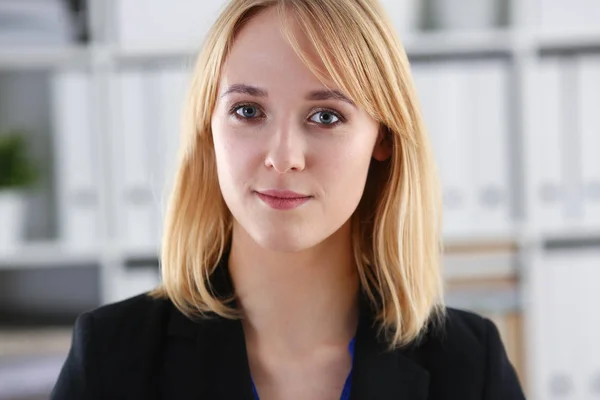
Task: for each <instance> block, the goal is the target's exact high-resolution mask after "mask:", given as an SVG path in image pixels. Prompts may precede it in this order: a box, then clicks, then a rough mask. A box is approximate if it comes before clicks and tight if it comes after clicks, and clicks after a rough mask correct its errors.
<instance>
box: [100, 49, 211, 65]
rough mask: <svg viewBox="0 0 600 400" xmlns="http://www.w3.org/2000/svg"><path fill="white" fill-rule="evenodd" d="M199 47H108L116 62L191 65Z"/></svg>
mask: <svg viewBox="0 0 600 400" xmlns="http://www.w3.org/2000/svg"><path fill="white" fill-rule="evenodd" d="M199 51H200V48H199V47H198V48H192V47H185V46H177V45H174V46H168V47H167V46H165V47H162V46H156V47H150V46H149V47H139V48H120V47H118V46H115V47H111V48H109V50H108V52H109V53H110V54H111V55H112V57H113V60H114V61H115V62H116V63H117V64H139V63H155V62H161V63H162V62H176V63H184V64H189V65H192V64H193V62H194V60H195V58H196V55H197V54H198V52H199Z"/></svg>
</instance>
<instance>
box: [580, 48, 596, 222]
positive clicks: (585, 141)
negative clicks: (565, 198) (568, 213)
mask: <svg viewBox="0 0 600 400" xmlns="http://www.w3.org/2000/svg"><path fill="white" fill-rule="evenodd" d="M577 71H578V74H577V76H578V85H577V86H578V87H577V91H578V102H577V103H578V105H579V107H578V109H579V118H578V120H577V121H578V122H577V125H578V126H579V133H580V146H581V147H580V149H581V161H580V163H581V178H582V184H583V187H582V196H583V215H584V223H585V225H586V226H588V227H591V228H595V229H599V228H600V56H597V55H595V56H582V57H581V58H580V59H579V60H578V69H577Z"/></svg>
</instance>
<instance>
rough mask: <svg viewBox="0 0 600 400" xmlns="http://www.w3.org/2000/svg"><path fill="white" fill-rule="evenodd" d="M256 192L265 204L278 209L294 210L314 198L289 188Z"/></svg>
mask: <svg viewBox="0 0 600 400" xmlns="http://www.w3.org/2000/svg"><path fill="white" fill-rule="evenodd" d="M256 194H257V195H258V197H259V198H260V199H261V200H262V201H263V202H264V203H265V204H267V205H268V206H269V207H271V208H274V209H276V210H292V209H294V208H297V207H300V206H301V205H302V204H304V203H306V202H307V201H309V200H310V199H311V198H312V196H307V195H304V194H301V193H296V192H292V191H289V190H262V191H257V192H256Z"/></svg>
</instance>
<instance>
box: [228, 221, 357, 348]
mask: <svg viewBox="0 0 600 400" xmlns="http://www.w3.org/2000/svg"><path fill="white" fill-rule="evenodd" d="M236 225H237V224H236ZM236 225H234V230H233V236H232V245H231V252H230V256H229V270H230V274H231V278H232V281H233V285H234V287H235V292H236V295H237V299H238V302H239V305H240V306H241V308H242V312H243V314H244V321H243V323H244V330H245V334H246V337H247V341H249V342H251V343H252V344H253V345H255V346H257V347H262V346H261V344H268V346H269V347H270V348H272V349H275V350H276V351H278V352H279V353H280V354H290V355H291V354H306V352H307V351H310V350H311V349H314V348H316V347H317V346H323V345H325V346H329V345H334V346H337V345H341V344H342V345H344V346H347V344H348V343H349V341H350V340H351V338H352V337H353V336H354V335H355V332H356V327H357V324H358V292H359V279H358V274H357V271H356V266H355V262H354V258H353V253H352V244H351V237H350V225H349V223H348V224H346V225H344V226H343V227H342V228H340V229H339V230H338V231H337V232H336V233H335V234H333V235H332V236H330V237H329V238H328V239H326V240H325V241H324V242H322V243H320V244H319V245H317V246H315V247H314V248H311V249H307V250H303V251H300V252H293V253H280V252H273V251H269V250H266V249H264V248H262V247H260V246H259V245H258V244H257V243H256V242H254V241H253V240H252V239H251V238H250V236H249V235H248V234H247V233H246V232H245V231H244V230H243V229H242V228H241V227H240V226H236Z"/></svg>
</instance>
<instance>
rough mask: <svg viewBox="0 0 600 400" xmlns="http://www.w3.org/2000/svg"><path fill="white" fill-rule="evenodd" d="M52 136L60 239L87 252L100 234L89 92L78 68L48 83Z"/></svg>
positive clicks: (90, 95)
mask: <svg viewBox="0 0 600 400" xmlns="http://www.w3.org/2000/svg"><path fill="white" fill-rule="evenodd" d="M51 93H52V94H51V96H52V114H53V128H54V137H55V149H56V150H55V154H56V157H55V166H56V169H55V179H56V188H57V201H58V226H59V236H60V240H61V241H62V242H63V243H64V244H65V245H66V246H68V247H70V248H89V247H91V246H94V245H95V244H97V242H98V239H99V236H100V231H99V229H100V224H99V201H100V199H99V195H100V187H99V185H100V181H99V176H98V168H99V157H98V152H97V148H98V146H97V143H96V142H95V140H96V139H97V138H98V136H99V135H100V134H101V132H96V131H94V127H93V126H92V122H91V121H92V117H93V115H92V110H93V109H94V108H95V107H94V104H93V99H94V96H93V91H92V88H91V83H90V78H89V76H88V74H87V73H86V72H85V71H82V70H65V71H61V72H56V73H54V75H53V76H52V79H51Z"/></svg>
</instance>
